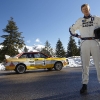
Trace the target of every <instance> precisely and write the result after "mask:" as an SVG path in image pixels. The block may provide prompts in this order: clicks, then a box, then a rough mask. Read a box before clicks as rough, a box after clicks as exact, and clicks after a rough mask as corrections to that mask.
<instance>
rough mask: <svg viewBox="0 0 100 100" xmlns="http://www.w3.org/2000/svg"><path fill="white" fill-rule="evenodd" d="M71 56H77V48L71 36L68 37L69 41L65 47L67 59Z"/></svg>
mask: <svg viewBox="0 0 100 100" xmlns="http://www.w3.org/2000/svg"><path fill="white" fill-rule="evenodd" d="M71 56H78V48H77V45H76V42H75V40H74V38H73V37H72V36H70V40H69V43H68V46H67V57H71Z"/></svg>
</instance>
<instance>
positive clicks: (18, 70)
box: [15, 64, 26, 74]
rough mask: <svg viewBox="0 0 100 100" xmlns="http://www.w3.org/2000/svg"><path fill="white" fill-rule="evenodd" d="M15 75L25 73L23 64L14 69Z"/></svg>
mask: <svg viewBox="0 0 100 100" xmlns="http://www.w3.org/2000/svg"><path fill="white" fill-rule="evenodd" d="M15 71H16V73H18V74H22V73H24V72H25V71H26V66H25V65H23V64H18V65H17V66H16V69H15Z"/></svg>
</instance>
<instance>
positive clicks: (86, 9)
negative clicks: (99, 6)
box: [82, 6, 90, 16]
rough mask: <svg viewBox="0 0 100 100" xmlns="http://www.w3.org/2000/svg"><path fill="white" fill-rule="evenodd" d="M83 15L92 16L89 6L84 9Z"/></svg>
mask: <svg viewBox="0 0 100 100" xmlns="http://www.w3.org/2000/svg"><path fill="white" fill-rule="evenodd" d="M82 13H83V14H84V15H85V16H88V15H89V14H90V8H89V6H84V7H83V8H82Z"/></svg>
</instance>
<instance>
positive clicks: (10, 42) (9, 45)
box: [0, 17, 24, 60]
mask: <svg viewBox="0 0 100 100" xmlns="http://www.w3.org/2000/svg"><path fill="white" fill-rule="evenodd" d="M3 32H6V33H7V35H2V36H0V37H1V38H4V41H3V42H2V43H0V45H2V46H3V48H2V50H1V51H0V54H1V53H2V57H1V60H3V59H4V55H5V54H6V55H10V56H14V55H16V54H17V53H18V49H21V48H22V47H23V46H24V41H23V37H21V33H22V32H18V27H17V26H16V23H15V22H14V21H13V18H12V17H11V18H10V20H8V24H7V25H6V27H5V28H4V29H3Z"/></svg>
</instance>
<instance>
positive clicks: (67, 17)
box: [0, 0, 100, 49]
mask: <svg viewBox="0 0 100 100" xmlns="http://www.w3.org/2000/svg"><path fill="white" fill-rule="evenodd" d="M84 3H88V4H89V5H90V7H91V14H92V15H98V16H100V1H99V0H0V13H1V14H0V36H1V35H3V34H7V33H4V32H3V31H2V29H4V28H5V27H6V25H7V23H8V20H9V19H10V17H13V18H14V21H15V22H16V25H17V26H18V28H19V32H23V33H22V36H23V37H24V41H25V44H26V45H28V46H33V45H34V44H41V45H44V43H45V42H46V40H48V41H49V43H50V44H51V47H53V48H55V46H56V43H57V41H58V39H60V40H61V42H62V44H63V46H64V48H65V49H67V44H68V41H69V36H70V33H69V27H70V26H71V25H72V24H74V23H75V22H76V20H77V19H78V18H80V17H83V14H82V12H81V9H80V7H81V5H82V4H84ZM75 40H76V42H77V40H78V39H76V38H75ZM1 42H3V38H1V37H0V43H1Z"/></svg>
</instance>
